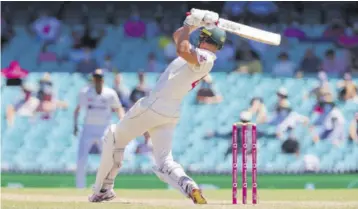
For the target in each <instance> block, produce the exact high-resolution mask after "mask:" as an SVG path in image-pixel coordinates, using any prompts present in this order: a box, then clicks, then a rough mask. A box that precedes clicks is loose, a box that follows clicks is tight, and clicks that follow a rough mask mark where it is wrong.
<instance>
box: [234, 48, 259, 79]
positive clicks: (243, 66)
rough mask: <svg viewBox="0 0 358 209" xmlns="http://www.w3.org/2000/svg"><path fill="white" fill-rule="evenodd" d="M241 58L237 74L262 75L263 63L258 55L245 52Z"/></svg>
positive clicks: (249, 51)
mask: <svg viewBox="0 0 358 209" xmlns="http://www.w3.org/2000/svg"><path fill="white" fill-rule="evenodd" d="M241 56H242V58H241V57H237V58H239V60H240V61H239V64H238V68H237V69H236V72H239V73H244V74H255V73H262V63H261V60H260V58H259V57H258V55H257V54H256V53H254V52H253V51H251V50H246V51H243V53H242V54H241Z"/></svg>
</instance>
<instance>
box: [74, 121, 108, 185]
mask: <svg viewBox="0 0 358 209" xmlns="http://www.w3.org/2000/svg"><path fill="white" fill-rule="evenodd" d="M106 127H107V126H105V125H103V126H98V125H84V126H83V130H82V133H81V136H80V140H79V146H78V153H77V170H76V187H77V188H85V187H86V167H87V161H88V155H89V152H90V150H91V147H92V146H93V145H94V144H95V143H97V144H98V147H100V148H102V137H103V133H104V131H105V130H106Z"/></svg>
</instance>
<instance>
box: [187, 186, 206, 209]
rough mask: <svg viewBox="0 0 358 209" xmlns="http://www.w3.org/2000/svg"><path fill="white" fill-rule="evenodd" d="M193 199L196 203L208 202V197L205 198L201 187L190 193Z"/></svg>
mask: <svg viewBox="0 0 358 209" xmlns="http://www.w3.org/2000/svg"><path fill="white" fill-rule="evenodd" d="M189 197H190V199H191V200H193V202H194V204H199V205H202V204H207V201H206V199H205V198H204V196H203V194H202V193H201V190H200V189H193V190H192V191H191V193H190V194H189Z"/></svg>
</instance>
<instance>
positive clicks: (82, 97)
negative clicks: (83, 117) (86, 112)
mask: <svg viewBox="0 0 358 209" xmlns="http://www.w3.org/2000/svg"><path fill="white" fill-rule="evenodd" d="M78 105H79V106H81V107H84V106H86V105H87V98H86V93H85V92H84V91H81V92H80V93H79V94H78Z"/></svg>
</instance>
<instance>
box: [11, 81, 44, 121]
mask: <svg viewBox="0 0 358 209" xmlns="http://www.w3.org/2000/svg"><path fill="white" fill-rule="evenodd" d="M22 91H23V95H24V97H23V98H22V99H20V100H19V101H18V102H16V103H15V104H14V105H9V106H8V107H7V110H6V119H7V124H8V126H12V125H13V124H14V122H15V117H16V115H17V116H19V117H28V118H31V117H33V116H34V115H35V112H36V109H37V107H38V106H39V103H40V101H39V99H37V98H36V97H34V96H33V95H32V94H33V93H34V92H35V87H34V86H33V85H32V84H29V83H25V84H23V85H22Z"/></svg>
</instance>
